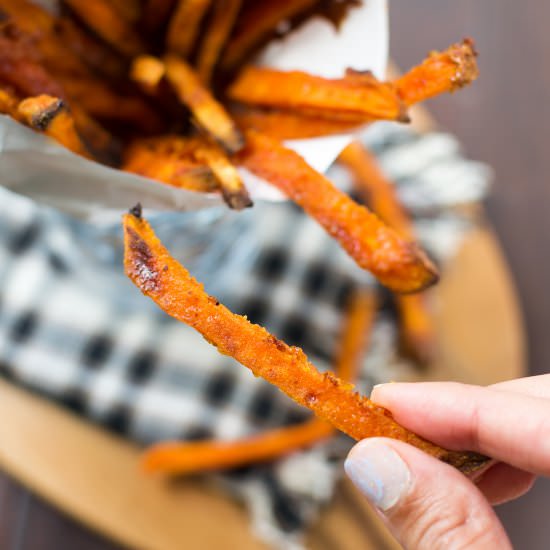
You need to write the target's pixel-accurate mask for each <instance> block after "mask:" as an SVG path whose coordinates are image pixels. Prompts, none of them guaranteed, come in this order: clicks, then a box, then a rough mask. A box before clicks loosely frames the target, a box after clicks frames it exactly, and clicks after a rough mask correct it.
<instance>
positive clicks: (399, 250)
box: [237, 131, 438, 293]
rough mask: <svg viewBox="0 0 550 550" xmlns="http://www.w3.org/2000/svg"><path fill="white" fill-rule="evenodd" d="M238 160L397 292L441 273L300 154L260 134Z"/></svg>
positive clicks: (249, 135)
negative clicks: (290, 201) (293, 203)
mask: <svg viewBox="0 0 550 550" xmlns="http://www.w3.org/2000/svg"><path fill="white" fill-rule="evenodd" d="M237 161H238V162H240V163H241V164H242V166H244V167H245V168H247V169H248V170H250V171H251V172H253V173H254V174H256V175H257V176H259V177H262V178H264V179H266V180H267V181H269V182H270V183H272V184H273V185H275V186H276V187H278V188H279V189H281V191H283V192H284V193H285V194H286V195H287V196H288V197H289V198H290V199H292V200H294V201H295V202H296V203H297V204H299V205H300V206H301V207H302V208H303V209H304V210H305V211H306V212H307V213H308V214H309V215H310V216H312V217H313V218H314V219H315V220H317V221H318V222H319V223H320V224H321V225H322V226H323V227H324V228H325V230H326V231H327V232H328V233H329V234H330V235H331V236H333V237H334V238H335V239H337V240H338V241H339V242H340V244H341V245H342V247H343V248H344V249H345V250H346V251H347V253H348V254H349V255H350V256H351V257H352V258H353V259H354V260H355V261H356V262H357V264H358V265H359V266H360V267H362V268H363V269H368V270H369V271H370V272H371V273H373V274H374V275H375V277H377V278H378V280H379V281H380V282H381V283H382V284H384V285H385V286H387V287H388V288H390V289H391V290H394V291H395V292H402V293H408V292H416V291H419V290H422V289H424V288H426V287H428V286H430V285H431V284H433V283H435V282H436V281H437V278H438V277H437V272H436V270H435V268H434V266H433V265H432V263H431V262H430V261H429V260H428V258H427V257H426V256H425V255H424V254H423V252H422V251H421V250H420V249H419V248H418V247H417V246H416V245H415V244H414V243H410V242H408V241H406V240H404V239H402V238H401V237H399V235H398V234H397V232H396V231H394V230H393V229H391V228H389V227H387V226H386V225H385V224H384V223H382V222H381V221H380V220H379V219H378V218H377V217H376V216H375V215H374V214H372V213H371V212H369V210H368V209H367V208H366V207H364V206H361V205H359V204H357V203H356V202H354V201H353V200H352V199H350V198H349V197H348V196H347V195H346V194H345V193H343V192H342V191H340V190H339V189H337V188H336V187H335V186H334V185H333V184H332V183H331V182H330V181H329V180H328V179H326V178H325V177H324V176H323V175H321V174H319V173H318V172H316V171H315V170H313V168H311V167H310V166H309V165H308V164H307V163H306V162H305V160H304V159H303V158H302V157H300V155H298V154H297V153H295V152H294V151H291V150H290V149H287V148H285V147H283V146H282V145H281V144H280V143H279V142H277V141H274V140H272V139H270V138H268V137H266V136H264V135H262V134H259V133H258V132H255V131H249V132H248V133H247V146H246V147H245V149H244V150H243V151H242V152H241V154H239V156H238V158H237Z"/></svg>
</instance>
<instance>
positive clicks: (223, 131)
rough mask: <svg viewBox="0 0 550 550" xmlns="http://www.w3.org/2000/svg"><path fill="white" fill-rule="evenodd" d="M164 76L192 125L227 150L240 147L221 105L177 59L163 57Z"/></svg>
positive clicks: (235, 133)
mask: <svg viewBox="0 0 550 550" xmlns="http://www.w3.org/2000/svg"><path fill="white" fill-rule="evenodd" d="M164 63H165V65H166V77H167V79H168V81H169V82H170V84H171V85H172V87H173V88H174V90H175V91H176V93H177V95H178V97H179V99H180V101H181V102H182V103H183V104H185V105H186V106H187V107H188V108H189V110H190V111H191V112H192V114H193V116H194V118H195V120H196V123H197V124H198V125H199V126H200V127H201V128H203V129H204V130H205V131H206V132H208V133H209V134H210V135H211V136H212V137H213V138H214V139H215V140H216V141H218V142H219V143H220V144H221V145H223V146H224V147H225V149H227V150H228V151H230V152H232V153H234V152H237V151H238V150H239V149H241V148H242V146H243V143H244V140H243V137H242V134H241V132H240V131H239V129H238V128H237V125H236V124H235V122H234V121H233V120H232V119H231V117H230V116H229V114H228V113H227V111H226V110H225V108H224V107H223V106H222V104H221V103H219V102H218V101H216V99H215V98H214V96H213V95H212V94H211V93H210V91H209V90H208V89H207V88H205V87H204V85H203V84H202V82H201V80H200V78H199V76H198V75H197V73H196V72H195V71H194V70H193V68H192V67H191V66H189V65H188V64H187V63H186V62H185V61H184V60H183V59H182V58H181V57H178V56H176V55H167V56H165V57H164Z"/></svg>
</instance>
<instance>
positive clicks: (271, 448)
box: [142, 418, 334, 476]
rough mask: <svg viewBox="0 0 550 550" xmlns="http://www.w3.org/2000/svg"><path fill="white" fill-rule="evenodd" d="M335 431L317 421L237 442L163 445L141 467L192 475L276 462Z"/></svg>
mask: <svg viewBox="0 0 550 550" xmlns="http://www.w3.org/2000/svg"><path fill="white" fill-rule="evenodd" d="M333 432H334V428H333V427H332V426H331V425H330V424H327V423H326V422H322V421H320V420H318V419H317V418H314V419H312V420H309V421H307V422H305V423H304V424H299V425H297V426H288V427H284V428H277V429H273V430H268V431H266V432H263V433H260V434H258V435H255V436H251V437H247V438H243V439H238V440H236V441H223V440H209V441H193V442H189V443H181V442H177V441H173V442H164V443H159V444H157V445H154V446H153V447H151V448H150V449H148V450H147V451H146V452H145V454H144V455H143V457H142V465H143V467H144V469H145V470H146V471H148V472H159V473H162V474H166V475H170V474H172V475H180V476H181V475H190V474H195V473H199V472H207V471H212V470H223V469H229V468H236V467H239V466H244V465H246V464H254V463H256V462H264V461H268V460H274V459H276V458H278V457H280V456H282V455H285V454H288V453H290V452H292V451H296V450H298V449H303V448H304V447H309V446H311V445H313V444H314V443H317V442H319V441H320V440H322V439H325V438H327V437H329V436H330V435H332V434H333Z"/></svg>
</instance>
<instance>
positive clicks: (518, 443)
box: [345, 375, 550, 550]
mask: <svg viewBox="0 0 550 550" xmlns="http://www.w3.org/2000/svg"><path fill="white" fill-rule="evenodd" d="M371 398H372V399H373V401H375V402H376V403H378V404H380V405H383V406H384V407H386V408H388V409H389V410H390V411H391V412H392V414H393V415H394V417H395V419H396V420H397V421H398V422H400V423H401V424H403V425H404V426H406V427H407V428H409V429H411V430H413V431H415V432H416V433H418V434H420V435H422V436H423V437H425V438H427V439H430V440H431V441H434V442H435V443H437V444H439V445H441V446H443V447H447V448H449V449H453V450H471V451H477V452H480V453H482V454H485V455H487V456H490V457H492V458H494V459H495V461H496V462H495V464H494V465H492V466H491V467H490V468H489V469H488V470H487V471H486V472H485V473H484V474H483V475H482V477H481V479H479V480H478V481H477V483H476V484H475V485H474V484H473V483H472V482H471V481H470V480H469V479H467V478H466V477H465V476H463V475H462V474H461V473H459V472H458V471H456V470H455V469H454V468H452V467H450V466H448V465H446V464H443V463H441V462H440V461H438V460H436V459H434V458H432V457H430V456H428V455H426V454H424V453H422V452H420V451H418V450H417V449H415V448H413V447H410V446H409V445H406V444H405V443H402V442H400V441H394V440H390V439H384V438H371V439H366V440H363V441H361V442H359V443H358V444H357V445H356V446H355V447H354V448H353V449H352V450H351V452H350V454H349V456H348V459H347V460H346V466H345V467H346V472H347V474H348V476H349V477H350V478H351V480H352V481H353V482H354V484H355V485H356V486H357V487H358V489H359V490H360V491H361V492H362V493H363V494H364V495H365V496H366V497H367V498H368V499H369V501H370V502H371V503H372V504H373V505H374V506H375V507H376V508H377V509H378V510H379V512H380V515H381V516H382V518H383V520H384V521H385V523H386V524H387V525H388V527H389V528H390V530H391V531H392V533H393V534H394V535H395V537H396V538H397V539H398V540H399V541H400V542H401V543H402V544H403V545H404V547H405V548H408V549H410V550H428V549H429V550H443V549H445V550H458V549H466V548H468V549H471V550H478V549H483V550H485V549H493V548H496V549H499V550H506V549H510V548H511V545H510V542H509V540H508V537H507V536H506V533H505V531H504V529H503V527H502V525H501V524H500V522H499V521H498V518H497V516H496V515H495V513H494V511H493V509H492V507H491V505H494V504H501V503H503V502H507V501H508V500H512V499H514V498H517V497H519V496H521V495H522V494H524V493H525V492H526V491H528V490H529V489H530V488H531V486H532V485H533V482H534V480H535V477H536V476H537V475H543V476H550V375H543V376H536V377H531V378H522V379H519V380H511V381H508V382H502V383H499V384H495V385H493V386H489V387H487V388H482V387H479V386H468V385H464V384H457V383H453V382H428V383H416V384H384V385H381V386H377V387H376V388H375V389H374V390H373V392H372V394H371Z"/></svg>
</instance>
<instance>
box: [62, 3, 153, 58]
mask: <svg viewBox="0 0 550 550" xmlns="http://www.w3.org/2000/svg"><path fill="white" fill-rule="evenodd" d="M63 2H64V3H65V4H66V5H67V6H69V8H70V9H71V10H72V11H73V13H74V14H75V15H76V16H77V17H78V18H79V19H80V20H81V21H82V22H83V23H84V24H86V25H87V26H88V27H89V28H90V29H92V30H93V31H94V33H96V34H97V35H98V36H100V37H101V38H102V39H103V40H105V42H107V43H108V44H109V45H110V46H112V47H113V48H114V49H115V50H116V51H118V52H120V53H121V54H123V55H125V56H128V57H133V56H135V55H139V54H140V53H141V52H143V51H144V45H143V42H142V41H141V38H140V36H139V34H138V33H137V32H136V30H135V29H134V28H133V27H132V26H131V25H130V24H129V23H128V21H125V20H124V18H123V17H122V16H121V15H120V14H119V13H118V11H117V10H116V9H115V8H114V7H113V5H112V4H111V3H110V2H109V1H108V0H93V2H90V0H63Z"/></svg>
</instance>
